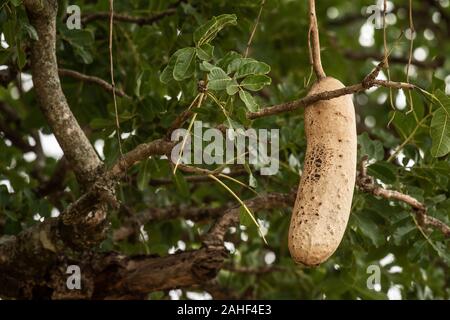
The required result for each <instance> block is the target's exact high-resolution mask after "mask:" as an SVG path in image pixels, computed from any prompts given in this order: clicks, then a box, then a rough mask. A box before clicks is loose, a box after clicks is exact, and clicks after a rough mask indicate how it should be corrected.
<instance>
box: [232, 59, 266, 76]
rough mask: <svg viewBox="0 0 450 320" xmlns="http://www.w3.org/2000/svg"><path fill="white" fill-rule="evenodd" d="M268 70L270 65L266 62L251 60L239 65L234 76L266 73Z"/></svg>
mask: <svg viewBox="0 0 450 320" xmlns="http://www.w3.org/2000/svg"><path fill="white" fill-rule="evenodd" d="M269 72H270V66H269V65H268V64H267V63H264V62H260V61H256V60H252V61H248V62H245V63H244V64H243V65H241V66H240V67H239V69H238V70H237V71H236V73H235V75H234V76H235V77H236V79H239V78H243V77H246V76H248V75H258V74H267V73H269Z"/></svg>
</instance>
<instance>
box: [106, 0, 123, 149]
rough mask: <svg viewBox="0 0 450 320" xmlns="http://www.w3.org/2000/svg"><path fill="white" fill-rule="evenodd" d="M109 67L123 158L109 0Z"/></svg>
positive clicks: (112, 26)
mask: <svg viewBox="0 0 450 320" xmlns="http://www.w3.org/2000/svg"><path fill="white" fill-rule="evenodd" d="M109 13H110V18H109V65H110V74H111V85H112V87H113V89H114V90H112V94H113V101H114V113H115V115H116V131H117V142H118V144H119V152H120V156H121V157H122V156H123V150H122V141H121V137H120V122H119V111H118V109H117V97H116V90H115V88H116V83H115V81H114V59H113V31H114V0H109Z"/></svg>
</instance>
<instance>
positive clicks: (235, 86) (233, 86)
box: [227, 79, 239, 96]
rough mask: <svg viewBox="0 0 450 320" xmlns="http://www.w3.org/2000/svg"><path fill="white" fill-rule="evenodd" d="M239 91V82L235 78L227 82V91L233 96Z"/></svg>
mask: <svg viewBox="0 0 450 320" xmlns="http://www.w3.org/2000/svg"><path fill="white" fill-rule="evenodd" d="M238 91H239V83H238V82H237V81H236V80H235V79H233V80H232V81H230V82H229V83H228V84H227V93H228V94H229V95H230V96H232V95H235V94H236V93H237V92H238Z"/></svg>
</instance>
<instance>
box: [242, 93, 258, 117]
mask: <svg viewBox="0 0 450 320" xmlns="http://www.w3.org/2000/svg"><path fill="white" fill-rule="evenodd" d="M239 98H241V100H242V102H244V104H245V106H246V107H247V109H248V110H249V111H251V112H255V111H258V104H257V103H256V101H255V99H254V98H253V96H252V95H251V94H250V93H249V92H247V91H244V90H241V91H239Z"/></svg>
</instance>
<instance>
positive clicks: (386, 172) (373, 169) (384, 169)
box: [367, 162, 397, 184]
mask: <svg viewBox="0 0 450 320" xmlns="http://www.w3.org/2000/svg"><path fill="white" fill-rule="evenodd" d="M367 171H368V173H369V174H370V175H371V176H374V177H375V178H377V179H380V180H381V181H383V182H384V183H388V184H393V183H394V182H395V181H396V180H397V174H396V167H395V166H394V165H392V164H390V163H388V162H377V163H374V164H372V165H370V166H369V167H368V168H367Z"/></svg>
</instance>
